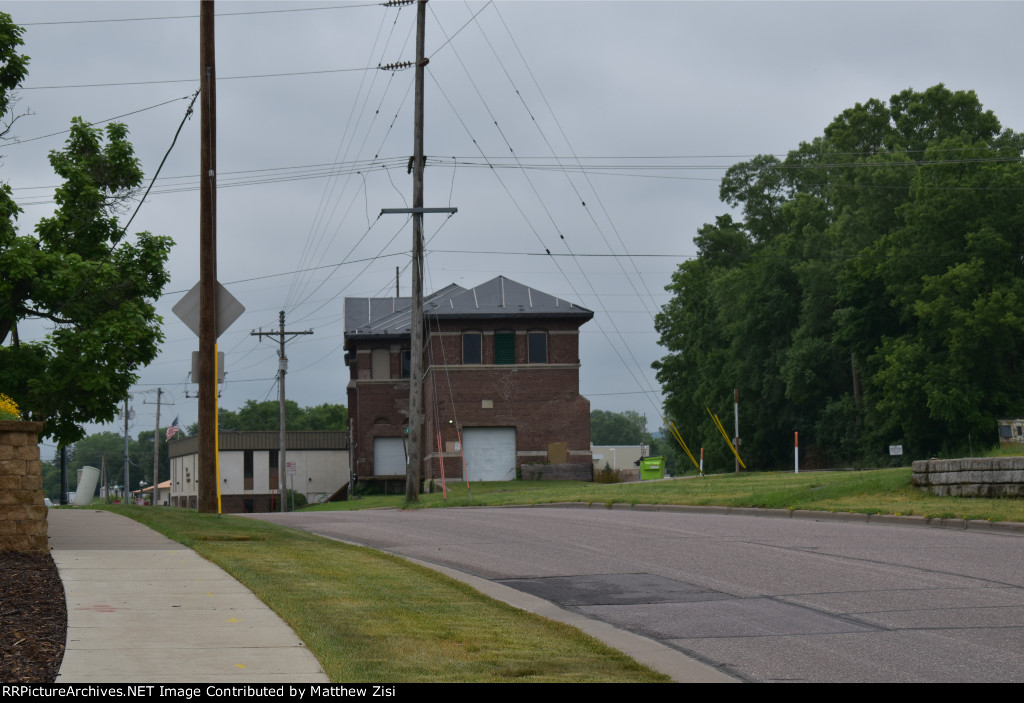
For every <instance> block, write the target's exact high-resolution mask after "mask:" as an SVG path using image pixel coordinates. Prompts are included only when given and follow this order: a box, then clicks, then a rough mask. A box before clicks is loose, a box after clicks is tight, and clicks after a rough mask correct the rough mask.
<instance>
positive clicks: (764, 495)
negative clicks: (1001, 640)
mask: <svg viewBox="0 0 1024 703" xmlns="http://www.w3.org/2000/svg"><path fill="white" fill-rule="evenodd" d="M910 476H911V470H910V469H907V468H903V469H881V470H877V471H841V472H822V473H817V472H815V473H800V474H794V473H789V472H751V473H740V474H717V475H713V476H707V477H704V478H701V477H696V476H694V477H690V478H687V479H682V480H674V481H640V482H636V483H612V484H602V483H583V482H579V481H495V482H482V483H474V484H473V498H472V500H471V499H470V497H469V494H468V492H467V491H466V486H465V484H460V483H456V482H452V483H451V484H449V486H448V497H447V500H445V499H444V498H443V497H442V494H441V493H440V492H437V493H425V494H423V495H421V496H420V502H419V503H417V504H415V505H413V506H408V507H416V508H440V507H462V506H470V505H476V506H482V505H492V506H500V505H523V504H528V505H539V504H543V503H563V502H570V503H588V504H598V505H613V504H615V503H628V504H631V505H637V504H642V503H646V504H655V505H725V506H731V507H748V508H782V509H789V510H825V511H832V512H853V513H867V514H878V513H881V514H884V515H920V516H924V517H942V518H961V519H965V520H992V521H1010V522H1024V500H1021V499H1019V498H952V497H940V496H936V495H932V494H931V493H928V492H927V491H925V490H923V489H919V488H916V487H914V486H912V485H911V483H910ZM404 501H405V498H404V496H397V495H396V496H363V497H362V498H360V499H359V500H352V501H347V502H340V503H325V504H323V505H313V506H309V507H307V508H304V510H365V509H367V508H382V507H402V506H403V504H404Z"/></svg>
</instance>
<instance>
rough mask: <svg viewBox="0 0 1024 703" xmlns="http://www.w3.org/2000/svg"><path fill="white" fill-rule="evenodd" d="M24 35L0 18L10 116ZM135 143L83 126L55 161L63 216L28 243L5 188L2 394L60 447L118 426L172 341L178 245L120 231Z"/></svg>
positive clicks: (122, 134) (3, 98) (0, 252)
mask: <svg viewBox="0 0 1024 703" xmlns="http://www.w3.org/2000/svg"><path fill="white" fill-rule="evenodd" d="M20 32H21V30H20V28H18V27H16V26H15V25H14V24H13V23H12V22H11V20H10V17H9V16H7V15H3V14H0V60H2V61H3V64H2V67H0V108H5V109H6V108H9V107H10V99H11V91H13V90H14V89H15V88H16V87H17V86H18V85H19V84H20V82H21V80H22V79H23V78H24V76H25V73H26V70H25V67H26V65H27V57H18V56H17V55H16V48H17V46H19V45H20V44H21V33H20ZM127 136H128V130H127V128H126V127H125V126H124V125H121V124H110V125H107V127H106V130H105V133H104V132H101V131H100V130H99V129H97V128H94V127H92V126H90V125H88V124H86V123H85V122H83V121H82V119H81V118H74V119H73V120H72V123H71V133H70V135H69V137H68V138H67V141H66V143H65V147H64V148H63V149H62V150H59V151H52V152H50V157H49V160H50V164H51V166H52V167H53V169H54V171H55V172H56V173H57V175H58V176H60V177H62V178H63V179H64V184H63V185H62V186H60V187H59V188H58V189H57V191H56V193H55V196H54V200H55V202H56V208H55V211H54V213H53V216H52V217H48V218H43V219H42V220H40V221H39V223H38V224H37V225H36V228H35V233H34V234H33V235H24V234H19V233H18V230H17V227H16V220H17V217H18V214H19V213H20V212H21V209H20V208H19V207H18V206H17V204H16V203H15V202H14V200H13V198H12V196H11V189H10V186H9V185H7V184H4V185H3V186H0V271H3V273H4V275H3V277H2V278H0V384H2V386H3V388H4V390H5V392H7V393H8V394H9V395H10V396H11V397H12V398H14V399H15V400H16V401H17V402H18V405H19V406H20V407H21V408H22V411H23V412H24V414H25V415H26V418H27V419H33V420H42V421H43V422H45V429H44V431H43V435H44V436H47V437H52V438H54V439H56V440H57V441H58V442H59V443H70V442H73V441H75V440H77V439H79V438H80V437H82V436H83V434H84V432H83V430H82V428H81V425H82V423H85V422H107V421H110V420H112V419H113V417H114V415H115V413H116V412H117V406H118V403H119V402H120V401H121V400H123V399H124V397H125V396H126V395H127V394H128V390H129V388H130V387H131V385H132V384H133V383H134V382H135V381H136V380H137V379H138V377H137V375H136V373H135V372H136V370H137V369H139V368H140V367H141V366H144V365H146V364H147V363H149V362H150V361H152V360H153V358H154V357H155V356H156V354H157V352H158V345H159V343H160V342H161V341H162V340H163V335H162V334H161V331H160V322H161V320H160V317H159V316H158V315H157V314H156V312H155V309H154V307H153V303H152V301H153V300H154V299H155V298H157V297H158V296H159V295H160V292H161V291H162V289H163V287H164V285H165V284H166V283H167V281H168V280H169V275H168V274H167V272H166V271H165V268H164V267H165V263H166V260H167V256H168V253H169V252H170V248H171V246H172V244H173V242H172V241H171V240H170V238H168V237H160V236H154V235H151V234H149V233H148V232H141V233H138V234H136V235H134V236H132V237H129V236H128V235H127V233H126V232H125V231H124V229H123V227H122V226H121V224H120V223H119V221H118V217H117V214H118V213H119V212H120V210H121V209H122V207H123V206H124V205H125V204H126V200H127V199H128V198H129V197H130V196H131V195H132V194H133V192H134V191H135V189H136V188H137V187H138V186H139V184H140V183H141V182H142V177H143V174H142V169H141V167H140V165H139V161H138V159H136V158H135V156H134V153H133V150H132V146H131V144H130V143H129V142H128V138H127ZM44 326H45V327H44ZM37 329H38V330H39V331H38V332H36V331H35V330H37ZM23 337H24V338H23ZM30 337H34V338H30Z"/></svg>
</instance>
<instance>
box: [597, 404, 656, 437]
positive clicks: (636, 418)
mask: <svg viewBox="0 0 1024 703" xmlns="http://www.w3.org/2000/svg"><path fill="white" fill-rule="evenodd" d="M590 441H591V442H592V443H593V444H601V445H627V444H650V442H651V434H650V433H649V432H648V431H647V417H646V416H644V415H641V414H640V413H638V412H636V411H635V410H626V411H625V412H621V413H615V412H611V411H609V410H591V411H590Z"/></svg>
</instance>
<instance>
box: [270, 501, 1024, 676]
mask: <svg viewBox="0 0 1024 703" xmlns="http://www.w3.org/2000/svg"><path fill="white" fill-rule="evenodd" d="M253 517H260V518H261V519H268V520H271V521H273V522H278V523H281V524H286V525H290V526H292V527H297V528H300V529H304V530H308V531H310V532H314V533H316V534H320V535H324V536H327V537H332V538H336V539H341V540H345V541H349V542H355V543H359V544H364V545H367V546H370V547H375V548H378V549H382V550H386V551H388V552H392V553H396V554H402V555H406V556H409V557H414V558H416V559H420V560H423V561H426V562H431V563H435V564H440V565H445V566H449V567H453V568H455V569H458V570H461V571H464V572H468V573H470V574H474V575H476V576H481V577H484V578H486V579H490V580H493V581H497V582H500V583H503V584H505V585H508V586H511V587H513V588H516V589H518V590H521V591H525V592H528V593H532V594H535V595H538V596H540V597H542V598H545V599H547V600H549V601H552V602H554V603H556V604H558V605H560V606H562V607H563V608H565V609H567V610H570V611H575V612H577V613H581V614H583V615H585V616H587V617H590V618H594V619H596V620H601V621H604V622H607V623H611V624H614V625H616V626H618V627H620V628H623V629H625V630H628V631H631V632H634V633H638V634H641V635H645V636H647V637H649V638H652V639H655V640H658V641H660V642H662V643H666V644H668V645H670V646H671V647H673V648H675V649H677V650H680V651H682V652H684V653H686V654H688V655H690V656H692V657H694V658H696V659H699V660H701V661H704V662H706V663H709V664H712V665H713V666H715V667H716V668H718V669H719V670H720V671H722V672H726V673H729V674H732V675H734V676H737V677H738V678H741V679H743V680H747V681H816V682H818V681H820V682H839V681H857V682H860V681H885V682H914V681H935V682H938V681H951V682H954V681H955V682H960V681H965V682H966V681H978V682H994V681H1016V682H1020V681H1024V538H1022V537H1020V536H1011V535H998V534H991V535H990V534H979V533H973V532H965V531H957V530H947V529H934V528H927V527H906V526H887V525H870V524H862V523H844V522H834V521H817V520H798V519H781V518H769V517H746V516H734V515H708V514H693V513H665V512H648V511H640V510H608V509H605V508H590V509H578V508H542V507H528V508H466V509H449V510H415V511H398V510H384V511H382V510H369V511H355V512H311V513H290V514H285V515H260V516H253Z"/></svg>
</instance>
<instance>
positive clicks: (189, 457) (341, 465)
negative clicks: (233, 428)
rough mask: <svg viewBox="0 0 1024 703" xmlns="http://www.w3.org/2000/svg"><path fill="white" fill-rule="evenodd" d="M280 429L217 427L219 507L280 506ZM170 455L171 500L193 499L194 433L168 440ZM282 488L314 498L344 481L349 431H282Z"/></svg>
mask: <svg viewBox="0 0 1024 703" xmlns="http://www.w3.org/2000/svg"><path fill="white" fill-rule="evenodd" d="M280 438H281V433H280V432H277V431H273V432H221V433H220V437H219V455H220V457H219V458H220V481H221V485H220V493H221V509H222V511H223V512H225V513H265V512H272V511H275V510H280V502H279V501H280V489H279V486H280V483H279V480H280V479H279V475H280V471H279V469H280V467H279V466H278V463H279V462H278V457H279V454H280V452H279V451H278V450H279V448H280ZM168 446H169V448H170V457H171V478H170V483H171V486H170V504H171V505H172V506H177V507H183V508H184V507H188V508H194V507H196V506H197V504H198V496H199V485H198V473H197V471H196V467H197V465H198V462H199V438H198V437H184V438H182V439H179V440H174V441H171V442H169V443H168ZM285 448H286V450H287V453H286V460H287V462H288V465H289V467H290V468H291V471H290V472H286V474H285V478H286V479H287V481H288V483H287V488H289V489H293V490H295V491H296V493H301V494H303V495H304V496H305V497H306V502H307V503H318V502H320V501H322V500H325V499H326V498H327V497H329V496H331V495H333V494H334V493H336V492H337V491H338V490H340V489H341V488H342V487H343V486H344V485H345V484H347V483H348V476H349V458H348V432H338V431H323V432H299V431H295V432H293V431H286V432H285Z"/></svg>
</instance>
